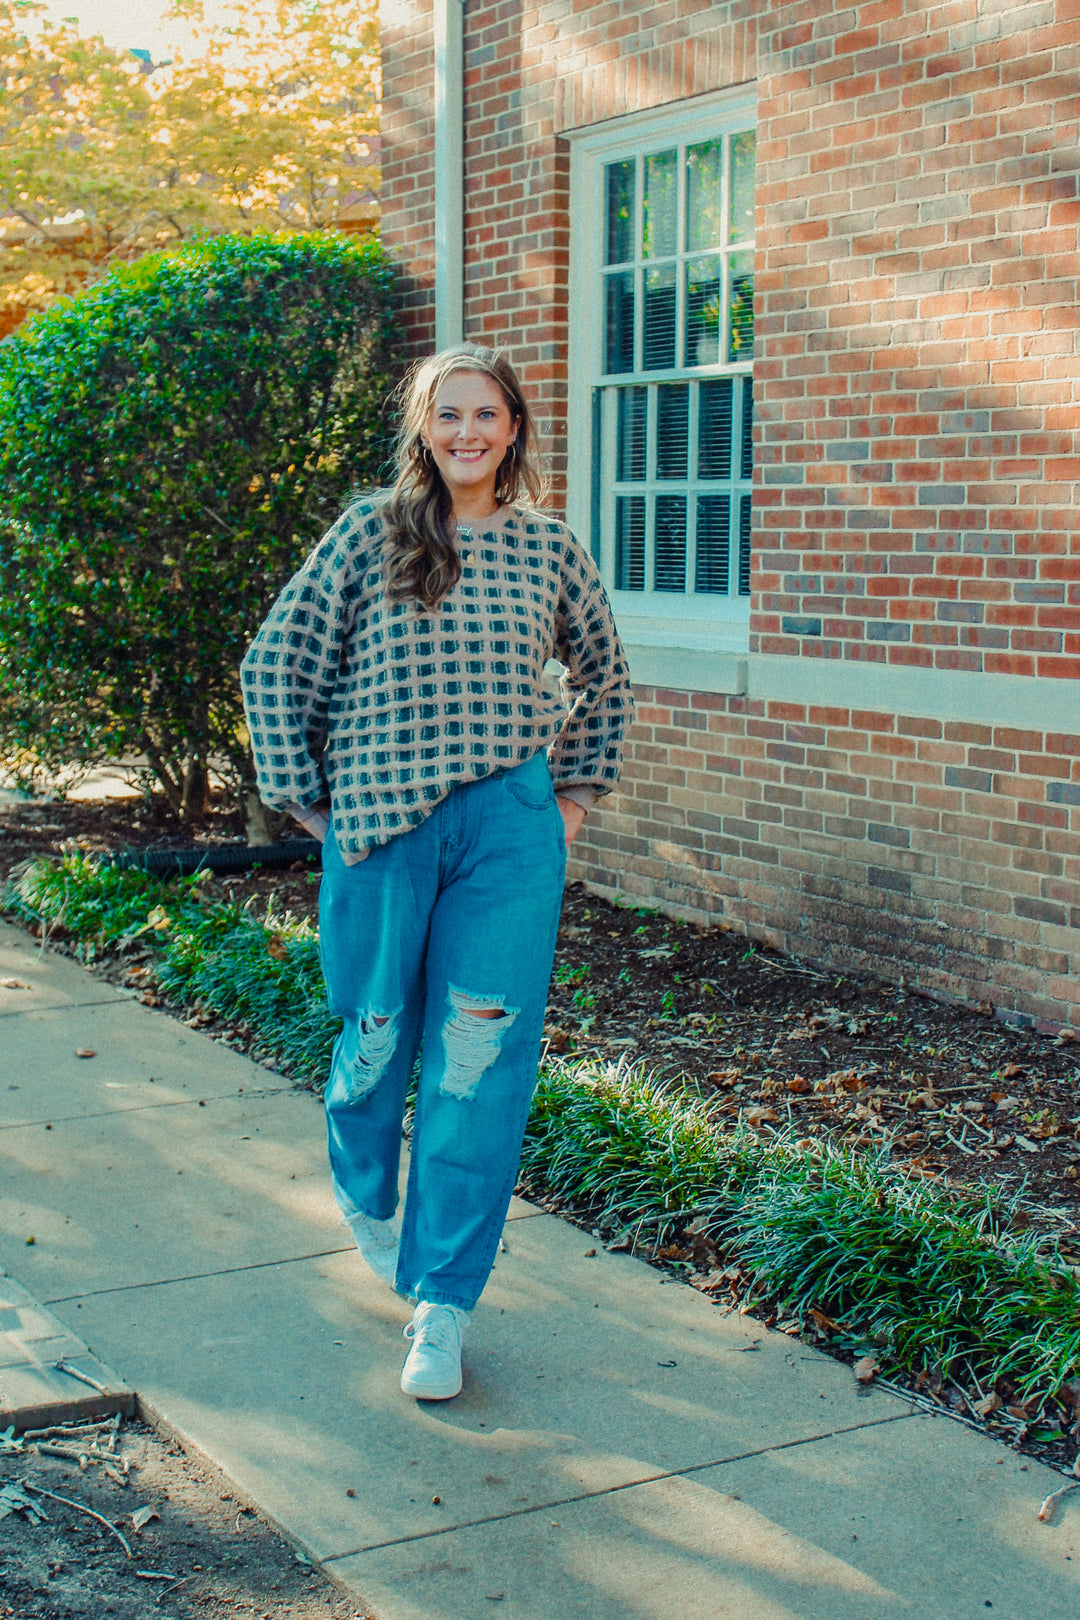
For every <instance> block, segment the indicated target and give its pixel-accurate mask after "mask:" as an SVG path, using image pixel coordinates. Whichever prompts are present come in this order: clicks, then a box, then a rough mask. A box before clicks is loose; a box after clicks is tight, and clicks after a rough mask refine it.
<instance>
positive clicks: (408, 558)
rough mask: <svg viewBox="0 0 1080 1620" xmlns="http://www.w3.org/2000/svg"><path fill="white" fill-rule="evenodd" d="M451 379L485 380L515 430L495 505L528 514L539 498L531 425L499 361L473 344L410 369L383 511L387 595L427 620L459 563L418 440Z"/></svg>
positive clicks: (446, 504)
mask: <svg viewBox="0 0 1080 1620" xmlns="http://www.w3.org/2000/svg"><path fill="white" fill-rule="evenodd" d="M456 371H476V372H479V373H480V374H481V376H485V377H490V378H491V379H492V381H493V382H495V383H497V384H498V386H499V388H500V390H501V391H502V396H503V398H504V399H505V400H506V403H507V406H508V408H509V411H510V415H511V417H512V418H513V419H514V420H515V421H516V423H517V437H516V438H515V440H514V442H513V444H512V445H511V446H510V448H509V449H508V450H507V452H506V455H505V456H504V457H503V461H502V465H501V466H500V468H499V472H498V478H497V480H496V483H495V499H496V500H497V501H499V502H503V503H506V504H510V503H512V502H514V501H517V500H518V499H519V497H520V496H521V495H522V494H525V495H527V496H528V498H529V501H530V503H531V504H532V505H534V506H535V505H536V504H537V503H538V502H539V501H540V499H541V496H542V493H543V483H542V480H541V478H540V474H539V472H538V471H537V469H536V466H535V464H534V462H533V460H532V456H533V449H532V446H533V441H534V439H535V429H534V427H533V421H532V417H531V415H530V413H529V407H528V405H527V404H526V402H525V396H524V394H523V393H522V391H521V384H520V383H519V382H518V379H517V376H516V374H515V372H514V368H513V366H512V365H511V364H510V362H509V360H507V358H506V356H505V355H503V354H500V353H499V351H498V350H497V349H488V348H485V347H483V346H482V345H481V344H478V343H459V344H456V345H455V346H454V347H453V348H450V349H442V350H440V351H439V353H438V354H433V355H430V356H429V357H428V358H427V359H426V360H421V361H419V362H418V363H417V364H416V365H415V366H413V368H412V369H411V371H410V372H409V374H408V375H407V377H406V378H405V381H404V382H403V383H402V385H401V389H400V393H399V398H400V401H401V427H400V429H399V431H398V439H397V447H396V455H395V460H396V464H397V479H396V481H395V483H394V486H393V488H392V489H391V491H390V494H389V496H388V498H387V502H386V507H385V513H386V519H387V524H388V528H389V536H390V560H389V565H388V568H387V593H388V595H389V597H390V600H391V601H393V602H403V601H409V600H415V601H416V602H417V603H419V604H420V605H422V606H423V607H424V608H426V609H427V610H428V612H433V611H434V609H435V608H437V607H438V605H439V603H440V602H441V601H442V599H443V597H444V596H445V595H446V593H447V592H448V591H450V590H452V589H453V587H454V586H455V585H456V584H457V581H458V580H459V579H460V578H461V560H460V558H459V556H458V553H457V548H456V546H455V544H454V536H453V533H452V532H451V526H450V518H451V512H452V510H453V505H452V502H451V499H450V491H449V490H448V489H447V487H446V484H445V483H444V481H443V477H442V474H441V473H440V472H439V469H438V467H437V466H436V465H435V461H434V458H433V457H432V454H431V451H430V450H429V449H428V447H427V445H426V444H425V443H424V440H423V433H424V430H425V428H426V427H427V424H428V418H429V417H430V415H431V408H432V405H433V404H434V402H435V397H436V395H437V394H438V392H439V389H440V388H441V387H442V385H443V383H444V382H445V381H446V379H447V377H449V376H451V375H452V374H453V373H454V372H456Z"/></svg>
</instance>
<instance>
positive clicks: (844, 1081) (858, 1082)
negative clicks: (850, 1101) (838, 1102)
mask: <svg viewBox="0 0 1080 1620" xmlns="http://www.w3.org/2000/svg"><path fill="white" fill-rule="evenodd" d="M825 1084H826V1085H827V1086H835V1087H836V1089H837V1091H861V1090H863V1089H864V1087H865V1085H866V1081H865V1080H864V1079H863V1078H862V1076H861V1075H860V1073H859V1071H858V1070H857V1069H834V1070H833V1071H832V1073H831V1074H827V1075H826V1076H825Z"/></svg>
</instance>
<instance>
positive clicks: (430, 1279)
mask: <svg viewBox="0 0 1080 1620" xmlns="http://www.w3.org/2000/svg"><path fill="white" fill-rule="evenodd" d="M565 869H566V843H565V838H564V834H563V821H562V815H561V813H560V810H559V807H558V804H557V803H556V800H555V795H554V792H553V789H552V785H551V777H550V774H549V772H548V766H547V759H546V757H545V755H544V754H542V753H541V754H536V755H534V756H533V758H532V759H530V760H527V761H526V763H525V764H524V765H518V766H516V767H515V768H514V769H512V770H509V771H505V772H501V773H499V774H498V775H495V776H489V777H485V778H484V779H483V780H482V781H479V782H471V783H468V784H466V785H465V786H462V787H458V788H454V789H453V790H452V791H451V793H450V794H449V796H448V797H447V798H445V799H444V800H442V802H441V803H440V804H439V806H438V808H437V809H436V810H435V811H434V812H433V813H432V814H431V815H430V816H428V818H427V819H426V820H425V821H423V822H421V823H420V825H419V826H418V827H414V828H412V829H411V830H410V831H409V832H407V833H402V834H401V835H400V836H399V837H397V838H394V839H392V840H391V842H390V843H388V844H383V845H380V846H379V847H378V848H377V849H374V850H372V852H371V854H370V855H369V856H368V857H367V859H366V860H364V861H361V862H360V863H359V864H357V865H354V866H346V865H345V863H344V862H343V861H342V859H341V855H340V854H339V852H338V849H337V847H336V845H335V843H334V838H333V832H332V830H331V832H330V833H329V834H328V836H327V839H326V843H325V844H324V845H323V879H322V890H321V893H320V897H319V928H320V938H321V946H322V961H323V972H324V975H325V978H326V985H327V994H328V997H329V1002H330V1007H331V1010H332V1011H333V1012H335V1013H339V1014H340V1015H341V1017H342V1019H343V1020H344V1026H343V1028H342V1031H341V1034H340V1036H339V1037H338V1040H337V1044H336V1045H335V1047H334V1054H333V1060H332V1063H331V1069H330V1079H329V1082H328V1084H327V1088H326V1115H327V1125H328V1134H329V1145H330V1167H331V1171H332V1174H333V1180H334V1192H335V1194H336V1196H337V1200H338V1203H339V1204H340V1206H341V1208H342V1211H343V1213H344V1214H345V1215H346V1216H349V1215H351V1214H355V1213H357V1212H360V1213H362V1214H365V1215H369V1216H371V1217H373V1218H374V1219H376V1220H387V1219H389V1217H390V1216H391V1215H392V1214H393V1213H394V1210H395V1208H396V1205H397V1199H398V1172H399V1167H400V1157H401V1124H402V1117H403V1115H404V1111H405V1097H406V1091H407V1087H408V1082H409V1075H410V1072H411V1070H412V1067H413V1064H414V1062H415V1059H416V1053H417V1051H418V1049H419V1047H420V1044H421V1040H422V1041H423V1061H422V1065H421V1073H420V1082H419V1091H418V1094H417V1099H416V1113H415V1122H414V1126H413V1137H412V1155H411V1162H410V1166H409V1180H408V1187H407V1191H406V1195H405V1209H404V1213H403V1218H402V1234H401V1246H400V1249H399V1252H398V1269H397V1281H396V1287H397V1290H398V1292H399V1293H402V1294H407V1295H409V1296H411V1297H413V1298H415V1299H420V1300H429V1301H431V1302H432V1303H433V1304H439V1305H458V1306H460V1307H462V1309H464V1310H471V1309H472V1307H473V1306H474V1305H475V1304H476V1301H477V1300H478V1299H479V1297H480V1294H481V1292H482V1291H483V1287H484V1284H485V1283H486V1282H487V1279H488V1274H489V1272H490V1270H491V1266H492V1263H493V1261H494V1258H495V1254H496V1251H497V1248H498V1243H499V1236H500V1233H501V1231H502V1226H503V1221H504V1220H505V1218H506V1210H507V1206H508V1204H509V1202H510V1197H511V1194H512V1193H513V1190H514V1182H515V1180H516V1177H517V1168H518V1160H519V1157H520V1154H521V1140H522V1136H523V1135H524V1131H525V1123H526V1120H527V1119H528V1113H529V1104H530V1102H531V1100H532V1094H533V1090H534V1089H535V1085H536V1070H537V1061H538V1058H539V1051H540V1040H541V1036H542V1033H543V1025H544V1009H545V1006H546V1002H547V990H548V982H549V979H550V977H551V964H552V960H553V957H554V954H555V936H556V933H557V930H558V926H559V910H560V906H561V903H562V891H563V881H564V876H565ZM492 1008H494V1009H496V1010H497V1012H498V1014H499V1016H496V1017H485V1018H482V1017H479V1016H477V1013H478V1012H479V1011H481V1010H489V1009H492Z"/></svg>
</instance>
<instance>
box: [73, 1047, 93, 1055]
mask: <svg viewBox="0 0 1080 1620" xmlns="http://www.w3.org/2000/svg"><path fill="white" fill-rule="evenodd" d="M75 1056H76V1057H81V1058H91V1057H97V1051H96V1049H95V1048H94V1047H92V1046H77V1047H76V1048H75Z"/></svg>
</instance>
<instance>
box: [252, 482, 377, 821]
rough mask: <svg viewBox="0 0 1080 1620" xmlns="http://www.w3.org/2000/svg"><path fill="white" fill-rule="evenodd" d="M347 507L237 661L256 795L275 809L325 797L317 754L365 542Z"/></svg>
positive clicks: (356, 516) (304, 805)
mask: <svg viewBox="0 0 1080 1620" xmlns="http://www.w3.org/2000/svg"><path fill="white" fill-rule="evenodd" d="M361 525H362V514H357V513H356V512H355V511H353V510H350V511H348V512H345V513H344V514H343V516H342V517H340V518H339V519H338V521H337V522H336V523H335V524H334V526H333V528H331V529H330V530H328V531H327V533H326V534H325V535H324V537H323V539H322V540H321V541H320V543H319V544H318V545H317V546H316V547H315V549H314V551H312V552H311V554H310V555H309V556H308V558H307V561H306V562H305V563H304V565H303V567H301V568H300V569H299V570H298V571H297V572H296V573H295V574H294V575H293V577H292V579H290V581H289V583H288V584H287V585H286V586H285V588H284V590H283V591H282V592H281V594H280V596H279V597H278V599H277V601H276V602H275V603H274V605H273V607H272V608H271V609H270V612H269V613H268V614H267V616H266V619H265V621H264V623H263V625H262V628H261V629H260V630H259V633H258V635H257V636H256V637H255V640H254V641H253V642H252V643H251V646H250V647H249V648H248V650H247V653H246V655H245V657H244V661H243V663H242V664H241V666H240V680H241V686H242V690H243V697H244V711H245V714H246V716H247V725H248V732H249V734H250V737H251V751H252V754H253V755H254V759H255V773H256V778H257V781H258V786H259V797H260V798H261V799H262V801H263V803H264V804H267V805H269V806H270V807H271V808H272V809H275V810H291V809H294V808H299V809H306V808H307V807H309V806H310V805H313V804H317V803H318V802H319V801H320V800H321V799H324V798H325V797H326V783H325V781H324V778H323V773H322V768H321V766H320V763H319V761H320V757H321V755H322V752H323V749H324V747H325V745H326V724H327V711H328V708H329V705H330V700H331V698H332V697H333V694H334V688H335V686H336V684H337V678H338V671H339V668H340V665H341V654H342V647H343V644H344V634H345V617H346V611H347V606H348V603H347V598H346V583H347V578H348V576H349V575H350V574H351V573H352V572H353V561H354V558H355V554H356V551H357V548H358V543H359V544H362V543H363V536H362V532H361Z"/></svg>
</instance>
